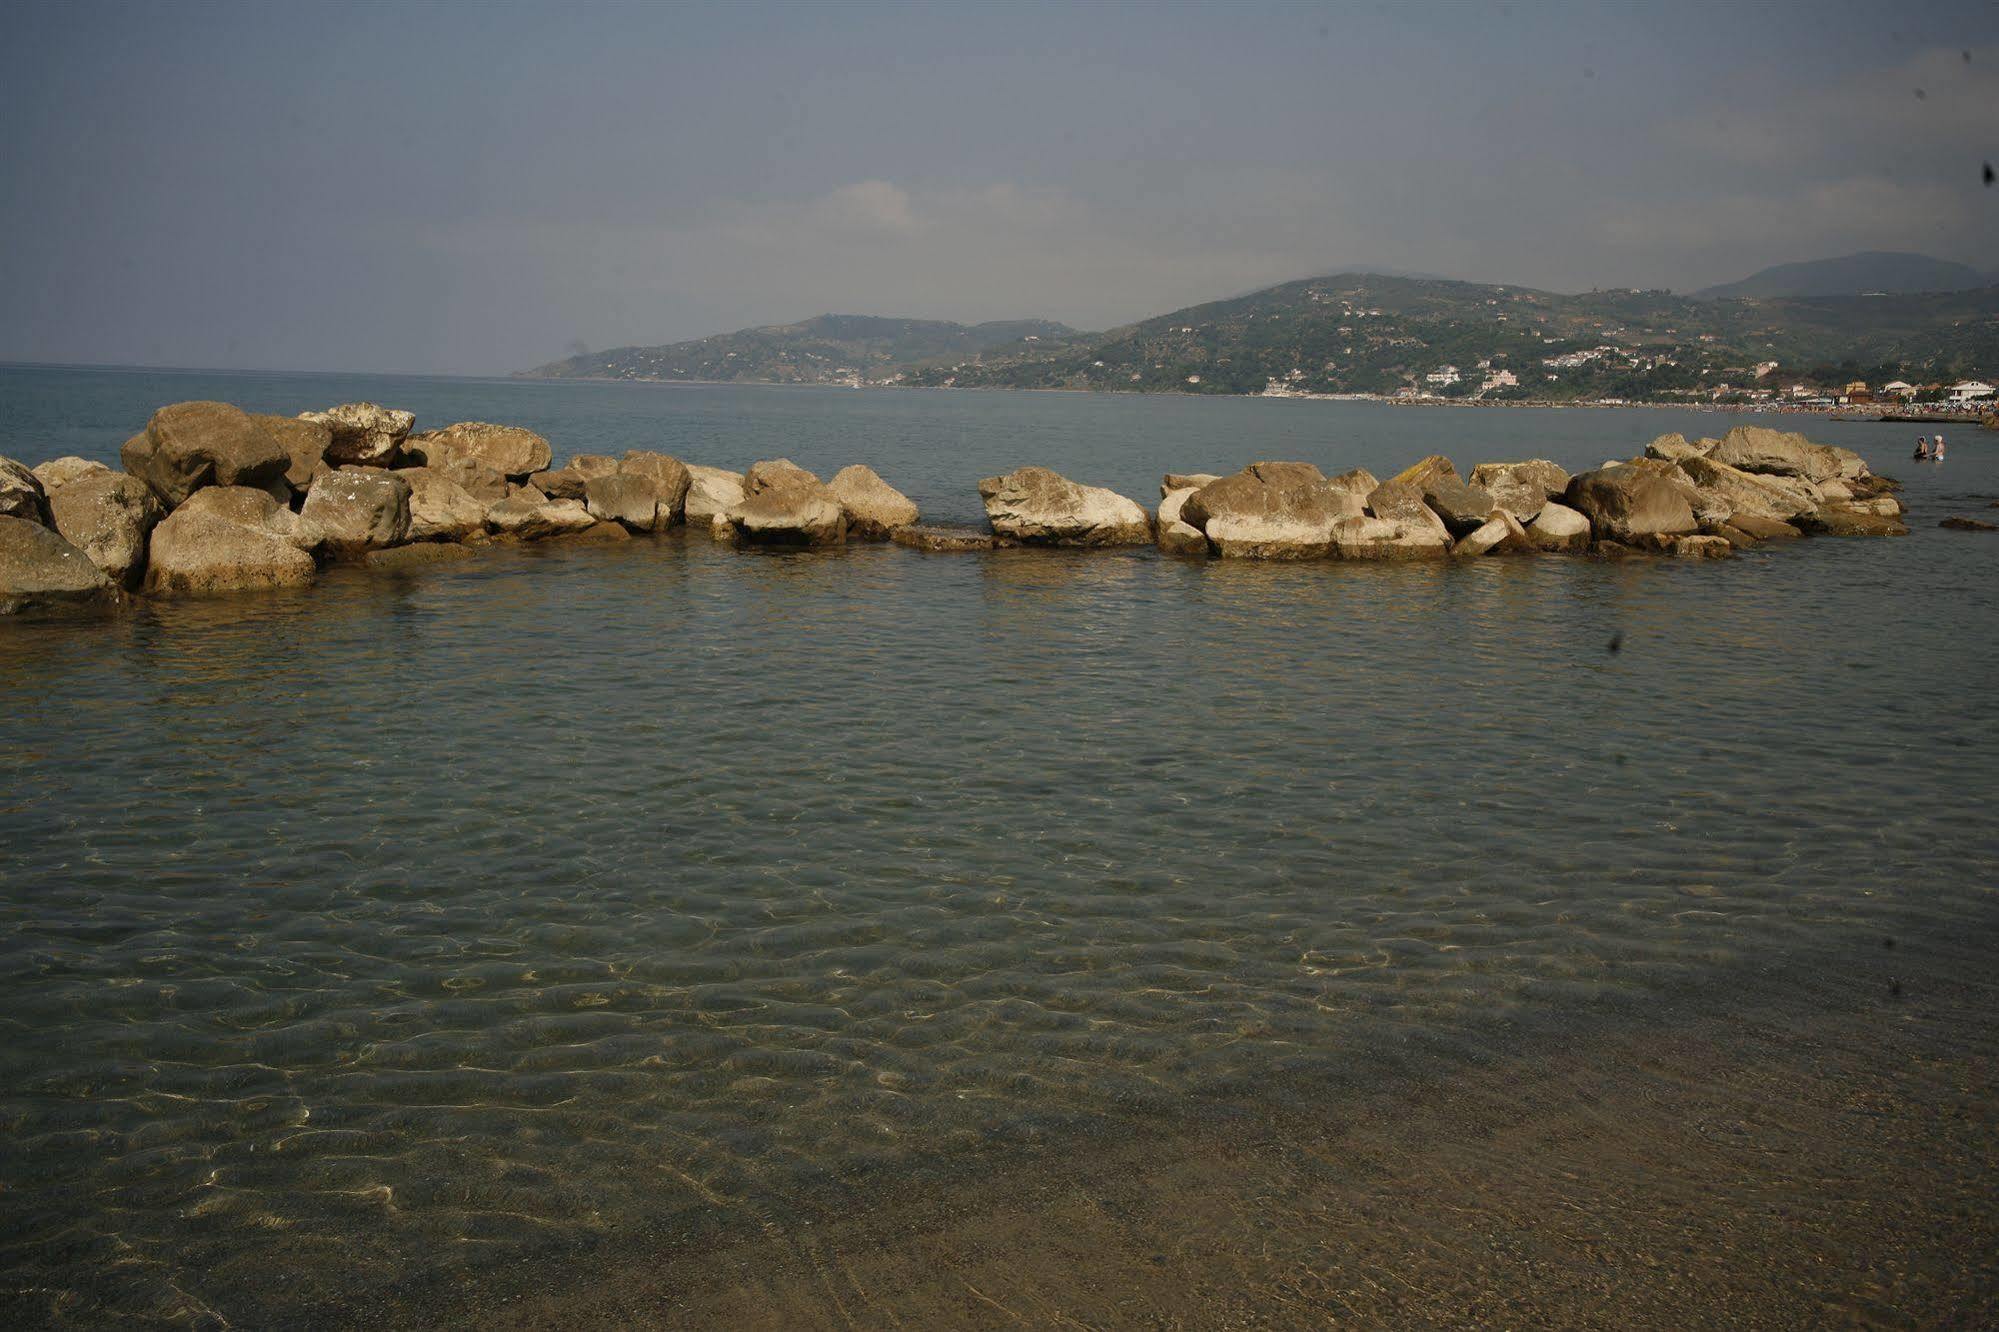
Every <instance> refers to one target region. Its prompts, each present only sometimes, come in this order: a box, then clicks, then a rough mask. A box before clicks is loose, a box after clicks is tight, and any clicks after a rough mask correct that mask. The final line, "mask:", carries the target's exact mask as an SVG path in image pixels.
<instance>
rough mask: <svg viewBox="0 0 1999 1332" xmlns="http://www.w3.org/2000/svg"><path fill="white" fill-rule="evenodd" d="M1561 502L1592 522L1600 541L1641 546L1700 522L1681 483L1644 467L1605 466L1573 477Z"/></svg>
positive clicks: (1687, 530)
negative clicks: (1675, 482) (1649, 540)
mask: <svg viewBox="0 0 1999 1332" xmlns="http://www.w3.org/2000/svg"><path fill="white" fill-rule="evenodd" d="M1563 502H1564V503H1565V504H1567V505H1568V506H1569V507H1570V508H1572V509H1574V510H1576V511H1577V512H1578V513H1580V514H1582V515H1583V516H1584V517H1585V518H1588V519H1589V521H1590V526H1591V527H1592V528H1593V529H1594V530H1595V532H1596V537H1597V540H1599V541H1614V542H1617V543H1619V544H1621V545H1633V544H1637V545H1643V544H1646V539H1648V538H1661V537H1668V536H1683V535H1687V534H1690V533H1692V532H1693V531H1694V530H1695V528H1696V527H1698V526H1699V524H1698V523H1697V522H1696V521H1695V519H1694V510H1693V506H1692V505H1691V504H1689V503H1688V502H1687V498H1686V496H1685V495H1684V494H1683V493H1682V488H1681V486H1677V485H1675V484H1674V483H1673V482H1671V481H1669V480H1667V479H1666V478H1665V477H1663V476H1660V475H1658V474H1657V473H1654V472H1650V471H1647V470H1645V469H1644V468H1642V467H1629V466H1626V467H1605V468H1598V469H1597V470H1596V471H1594V472H1583V473H1581V474H1580V475H1578V476H1576V477H1574V478H1572V479H1571V480H1570V481H1569V488H1568V490H1567V491H1565V492H1564V494H1563Z"/></svg>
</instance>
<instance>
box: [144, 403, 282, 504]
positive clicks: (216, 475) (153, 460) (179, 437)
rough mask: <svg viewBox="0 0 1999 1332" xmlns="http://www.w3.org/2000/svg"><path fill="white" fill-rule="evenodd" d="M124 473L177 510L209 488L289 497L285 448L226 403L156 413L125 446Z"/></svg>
mask: <svg viewBox="0 0 1999 1332" xmlns="http://www.w3.org/2000/svg"><path fill="white" fill-rule="evenodd" d="M121 457H122V458H123V459H124V462H125V470H126V471H127V472H129V473H131V474H132V475H133V476H136V477H138V478H139V479H140V480H141V481H144V482H145V483H146V484H147V485H149V486H151V487H152V488H153V493H154V494H155V495H157V496H159V497H160V502H161V503H162V504H164V505H165V506H166V507H167V508H169V509H174V508H178V507H179V506H180V505H182V504H184V503H185V502H186V501H187V498H188V496H190V495H192V494H194V492H195V491H197V490H200V489H202V488H203V487H205V486H242V487H248V488H250V489H253V490H265V491H272V492H276V493H280V494H285V495H289V494H290V487H289V485H288V484H287V482H286V481H285V473H286V472H287V471H288V470H290V468H291V465H292V460H291V455H290V454H289V453H287V452H285V446H284V445H283V444H281V443H279V442H278V440H277V439H275V438H273V437H272V435H271V433H270V432H269V431H268V430H265V429H264V428H263V427H262V426H260V425H258V424H257V423H256V422H255V421H253V420H251V419H250V416H249V413H247V412H245V411H244V410H243V409H242V408H240V407H232V406H231V405H230V404H228V403H226V402H177V403H173V404H172V405H170V406H166V407H162V408H160V409H159V410H158V411H156V412H154V413H153V417H152V420H150V421H148V422H147V423H146V430H145V433H144V434H141V435H135V436H133V437H132V438H131V439H129V440H127V441H125V447H124V449H123V450H122V451H121Z"/></svg>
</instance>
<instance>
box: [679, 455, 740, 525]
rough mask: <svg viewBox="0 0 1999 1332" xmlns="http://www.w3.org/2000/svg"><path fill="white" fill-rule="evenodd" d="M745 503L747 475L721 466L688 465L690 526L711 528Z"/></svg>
mask: <svg viewBox="0 0 1999 1332" xmlns="http://www.w3.org/2000/svg"><path fill="white" fill-rule="evenodd" d="M742 502H743V474H742V473H741V472H730V471H725V470H723V469H722V468H720V467H703V466H701V465H700V464H699V463H689V464H687V498H686V500H685V502H684V516H685V518H686V519H687V525H688V526H689V527H704V528H705V527H709V526H711V525H712V524H713V523H714V521H715V520H716V519H717V518H726V517H727V516H728V515H729V514H730V513H731V512H733V511H734V510H735V508H736V506H737V505H738V504H741V503H742Z"/></svg>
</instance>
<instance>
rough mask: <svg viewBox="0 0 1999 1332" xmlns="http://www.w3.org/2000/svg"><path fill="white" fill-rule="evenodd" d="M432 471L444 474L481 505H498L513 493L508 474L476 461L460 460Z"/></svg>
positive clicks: (434, 468)
mask: <svg viewBox="0 0 1999 1332" xmlns="http://www.w3.org/2000/svg"><path fill="white" fill-rule="evenodd" d="M431 470H432V471H434V472H441V473H443V474H444V475H445V476H446V477H448V478H450V480H451V481H452V482H453V483H455V484H456V485H457V486H458V488H459V489H461V490H463V491H464V492H465V493H466V494H468V495H470V496H471V497H472V498H473V499H475V500H478V501H479V502H480V503H481V504H485V505H494V504H498V503H499V502H500V501H501V500H503V499H505V498H506V497H507V496H508V495H509V494H511V493H512V492H513V487H512V486H511V485H510V484H508V482H507V477H506V473H504V472H498V471H495V470H493V469H492V468H490V467H488V466H486V464H484V463H482V462H479V461H477V460H476V459H472V458H460V459H458V460H457V461H455V462H448V463H445V464H443V465H442V466H440V467H432V468H431Z"/></svg>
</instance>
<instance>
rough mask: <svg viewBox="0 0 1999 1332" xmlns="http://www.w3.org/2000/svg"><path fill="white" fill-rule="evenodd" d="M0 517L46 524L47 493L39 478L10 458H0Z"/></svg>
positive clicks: (47, 510)
mask: <svg viewBox="0 0 1999 1332" xmlns="http://www.w3.org/2000/svg"><path fill="white" fill-rule="evenodd" d="M0 517H6V518H22V519H26V520H27V521H28V522H31V523H40V524H42V525H43V526H47V525H48V520H49V503H48V494H47V492H46V491H44V490H43V489H42V483H41V480H40V479H39V478H37V477H36V476H35V474H34V473H33V472H31V471H29V470H28V468H27V467H26V466H25V465H23V464H21V463H17V462H15V461H14V460H13V459H12V458H0Z"/></svg>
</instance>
